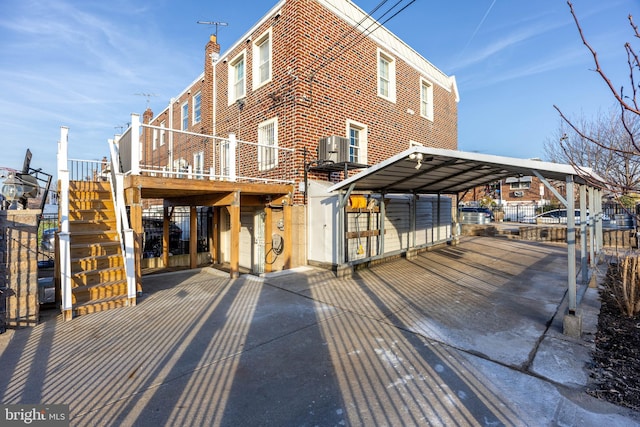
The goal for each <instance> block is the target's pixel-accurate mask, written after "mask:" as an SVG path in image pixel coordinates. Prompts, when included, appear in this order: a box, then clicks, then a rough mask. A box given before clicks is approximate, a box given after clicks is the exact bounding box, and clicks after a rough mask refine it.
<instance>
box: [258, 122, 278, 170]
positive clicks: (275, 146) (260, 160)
mask: <svg viewBox="0 0 640 427" xmlns="http://www.w3.org/2000/svg"><path fill="white" fill-rule="evenodd" d="M270 125H273V148H268V147H264V146H262V145H259V146H258V170H260V171H266V170H270V169H273V168H275V167H277V166H278V118H277V117H274V118H272V119H269V120H265V121H264V122H261V123H260V124H258V143H259V144H262V143H263V142H262V141H260V129H261V128H263V127H266V126H270ZM266 150H274V151H275V157H274V160H273V162H271V163H269V164H266V165H265V164H263V163H264V161H265V160H264V159H263V158H262V157H263V154H262V153H264V152H266Z"/></svg>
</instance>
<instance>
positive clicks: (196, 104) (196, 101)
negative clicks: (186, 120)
mask: <svg viewBox="0 0 640 427" xmlns="http://www.w3.org/2000/svg"><path fill="white" fill-rule="evenodd" d="M201 101H202V95H201V94H200V93H198V94H196V96H194V97H193V122H194V123H200V114H201V113H200V105H201Z"/></svg>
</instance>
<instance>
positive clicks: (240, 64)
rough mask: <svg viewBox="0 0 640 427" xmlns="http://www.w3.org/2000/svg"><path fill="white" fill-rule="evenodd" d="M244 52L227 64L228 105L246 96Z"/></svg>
mask: <svg viewBox="0 0 640 427" xmlns="http://www.w3.org/2000/svg"><path fill="white" fill-rule="evenodd" d="M245 81H246V72H245V60H244V52H242V53H241V54H240V55H238V56H236V57H235V58H234V59H233V60H232V61H231V62H229V105H231V104H233V103H234V102H236V101H237V100H238V99H242V98H244V97H245V95H246V88H245V85H246V84H245Z"/></svg>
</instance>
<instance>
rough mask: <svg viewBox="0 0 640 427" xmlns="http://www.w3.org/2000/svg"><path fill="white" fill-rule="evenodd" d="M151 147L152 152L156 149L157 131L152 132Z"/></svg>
mask: <svg viewBox="0 0 640 427" xmlns="http://www.w3.org/2000/svg"><path fill="white" fill-rule="evenodd" d="M151 145H152V151H155V150H156V148H158V129H154V130H153V144H151Z"/></svg>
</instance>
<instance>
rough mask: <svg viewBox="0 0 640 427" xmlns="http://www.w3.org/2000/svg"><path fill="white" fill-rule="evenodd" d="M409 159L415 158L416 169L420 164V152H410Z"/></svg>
mask: <svg viewBox="0 0 640 427" xmlns="http://www.w3.org/2000/svg"><path fill="white" fill-rule="evenodd" d="M409 159H410V160H416V161H417V164H416V166H415V168H416V169H420V167H421V166H422V153H411V154H409Z"/></svg>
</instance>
